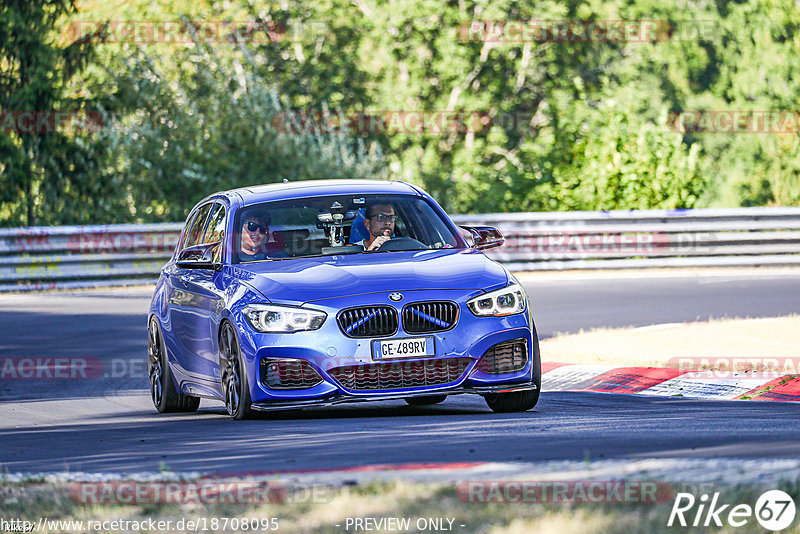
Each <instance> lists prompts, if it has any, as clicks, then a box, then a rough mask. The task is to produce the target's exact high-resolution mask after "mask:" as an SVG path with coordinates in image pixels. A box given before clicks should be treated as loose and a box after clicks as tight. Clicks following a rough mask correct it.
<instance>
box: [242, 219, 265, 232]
mask: <svg viewBox="0 0 800 534" xmlns="http://www.w3.org/2000/svg"><path fill="white" fill-rule="evenodd" d="M244 224H245V225H246V226H247V231H248V232H255V231H256V230H258V231H259V232H261V233H262V234H266V233H267V226H266V225H260V224H258V223H255V222H253V221H247V222H246V223H244Z"/></svg>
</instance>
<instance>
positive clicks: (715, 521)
mask: <svg viewBox="0 0 800 534" xmlns="http://www.w3.org/2000/svg"><path fill="white" fill-rule="evenodd" d="M719 499H720V496H719V492H717V493H714V494H713V495H712V496H709V495H708V494H707V493H704V494H703V495H701V496H700V498H699V499H695V497H694V495H692V494H691V493H678V494H677V495H676V496H675V502H674V504H673V505H672V511H671V512H670V514H669V520H668V521H667V526H668V527H671V526H681V527H688V526H691V527H698V526H703V527H710V526H717V527H721V526H723V524H724V523H727V524H728V525H730V526H732V527H743V526H745V525H749V524H750V522H751V520H752V519H753V517H754V516H755V519H756V521H758V523H759V524H760V525H761V526H762V527H763V528H765V529H767V530H773V531H777V530H783V529H785V528H787V527H788V526H789V525H791V524H792V521H794V516H795V513H796V512H797V510H796V508H795V504H794V500H793V499H792V498H791V497H790V496H789V494H787V493H785V492H783V491H781V490H770V491H767V492H764V493H763V494H762V495H761V496H760V497H759V498H758V500H757V501H756V505H755V507H751V506H750V505H749V504H735V505H734V504H731V503H725V504H723V503H721V502H720V501H719Z"/></svg>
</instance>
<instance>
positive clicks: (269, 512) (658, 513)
mask: <svg viewBox="0 0 800 534" xmlns="http://www.w3.org/2000/svg"><path fill="white" fill-rule="evenodd" d="M778 488H779V489H782V490H784V491H786V492H787V493H789V495H790V496H792V497H793V498H794V499H795V501H797V500H799V499H800V494H799V493H798V491H799V490H800V485H798V484H797V482H782V483H780V484H778ZM10 489H13V490H14V492H13V493H14V497H13V498H11V499H9V498H8V492H6V495H5V498H3V499H0V517H4V518H6V519H9V518H19V519H25V520H28V521H33V522H34V523H35V522H37V520H38V518H39V517H48V518H50V519H62V520H68V519H77V520H84V521H86V520H104V519H128V520H132V521H142V520H147V519H153V520H155V521H158V520H172V521H173V525H174V524H175V523H176V522H177V521H178V520H180V519H185V520H198V519H200V518H203V517H205V518H211V517H218V518H219V517H228V518H235V517H238V518H243V517H249V518H254V517H255V518H269V517H276V518H278V521H279V529H278V530H277V532H291V533H299V534H303V533H308V534H334V533H337V534H341V533H342V532H365V530H355V529H353V527H350V529H346V523H345V521H346V519H347V518H348V517H350V518H355V517H359V518H372V519H374V520H380V519H382V518H408V520H409V521H410V522H411V525H412V526H411V528H409V529H408V530H401V531H398V530H386V529H376V530H371V532H395V533H397V532H408V533H413V532H433V531H431V530H418V529H417V528H415V526H416V525H415V524H416V522H417V521H418V520H419V519H423V520H425V519H427V518H433V519H440V518H444V519H445V522H444V523H443V525H448V524H449V523H448V522H447V521H446V520H447V519H451V520H453V522H452V525H453V527H452V528H453V530H452V532H458V533H463V534H527V533H529V532H537V533H541V534H563V533H570V534H572V533H575V534H600V533H603V534H614V533H621V534H636V533H648V534H650V533H652V534H658V533H663V534H668V533H669V534H672V533H674V532H676V531H681V529H680V528H677V527H667V526H666V523H667V519H668V517H669V514H670V510H671V508H672V501H671V500H670V501H669V502H661V503H658V504H579V503H573V504H541V503H532V502H531V503H491V504H484V503H470V502H464V501H462V500H460V499H459V498H458V497H457V493H456V489H455V486H454V485H452V484H449V485H448V484H412V483H407V482H393V483H380V482H377V483H371V484H368V485H366V486H355V487H340V488H329V491H328V492H327V493H326V494H327V495H328V497H329V498H327V499H322V500H321V501H317V502H287V503H283V504H262V505H250V506H242V505H240V506H235V505H217V506H198V505H191V506H188V505H183V506H180V505H168V506H159V505H128V506H119V505H118V506H82V505H79V504H76V503H74V502H72V501H71V500H70V499H69V498H68V497H67V496H66V495H67V487H66V485H64V484H58V483H56V484H42V483H35V482H33V483H31V482H27V483H14V484H7V485H6V490H10ZM764 489H775V488H774V487H770V488H762V487H760V486H758V485H749V484H748V485H737V486H730V487H724V486H720V487H715V491H719V492H720V493H721V495H720V499H719V500H720V502H723V503H747V504H750V505H753V504H754V503H755V501H756V499H757V498H758V496H759V495H760V494H761V492H763V491H764ZM290 501H291V499H290ZM337 524H338V526H337ZM462 525H463V526H462ZM683 530H686V529H683ZM691 531H692V532H725V533H732V534H733V533H738V532H754V531H760V530H759V529H758V526H757V523H756V522H755V520H754V519H752V518H751V519H750V521H749V523H748V526H747V527H745V528H743V529H735V528H731V527H727V526H726V527H723V528H722V529H719V528H716V527H712V528H702V527H700V528H693V529H691ZM61 532H70V533H72V532H75V533H79V532H80V533H83V532H89V530H88V529H86V527H84V528H82V529H81V528H77V529H76V528H71V529H70V528H66V529H62V530H61ZM107 532H115V531H113V530H112V531H107ZM141 532H148V531H147V530H142V531H141ZM172 532H186V531H185V530H182V531H178V530H172ZM226 532H247V533H248V534H251V533H252V532H253V530H252V529H249V530H244V529H238V530H232V529H230V528H229V529H228V530H226ZM260 532H268V531H267V530H261V531H260ZM784 532H789V533H794V534H800V523H798V522H797V521H795V522H794V524H793V525H791V527H790V528H789V529H787V530H785V531H784Z"/></svg>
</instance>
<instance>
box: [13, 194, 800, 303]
mask: <svg viewBox="0 0 800 534" xmlns="http://www.w3.org/2000/svg"><path fill="white" fill-rule="evenodd" d="M453 219H454V220H455V221H456V223H458V224H461V225H472V226H477V225H489V226H496V227H498V228H499V229H500V230H501V231H502V232H503V235H504V236H505V237H506V244H505V245H504V246H503V247H500V248H496V249H490V250H488V251H487V254H488V255H489V256H491V257H492V258H494V259H496V260H498V261H500V262H502V263H504V264H506V265H507V266H508V267H509V268H510V269H511V270H514V271H538V270H561V269H624V268H648V267H703V266H759V265H763V266H768V265H800V208H736V209H696V210H639V211H592V212H552V213H492V214H483V215H456V216H454V217H453ZM180 229H181V224H180V223H166V224H144V225H107V226H62V227H37V228H8V229H0V291H25V290H36V289H55V288H65V289H67V288H78V287H95V286H109V285H129V284H146V283H152V282H153V281H154V280H155V278H156V276H157V274H158V271H159V268H160V267H161V266H162V265H163V264H164V262H166V261H167V259H168V258H169V257H170V254H171V253H172V250H173V249H174V247H175V243H176V241H177V237H178V234H179V232H180Z"/></svg>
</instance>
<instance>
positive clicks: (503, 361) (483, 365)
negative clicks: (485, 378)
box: [476, 339, 528, 375]
mask: <svg viewBox="0 0 800 534" xmlns="http://www.w3.org/2000/svg"><path fill="white" fill-rule="evenodd" d="M527 363H528V342H527V341H526V340H524V339H515V340H513V341H505V342H503V343H498V344H497V345H494V346H493V347H490V348H489V350H487V351H486V353H484V355H483V357H481V359H480V361H479V362H478V365H477V366H476V368H477V369H478V370H479V371H483V372H484V373H488V374H490V375H501V374H504V373H515V372H517V371H521V370H522V369H524V368H525V365H526V364H527Z"/></svg>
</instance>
